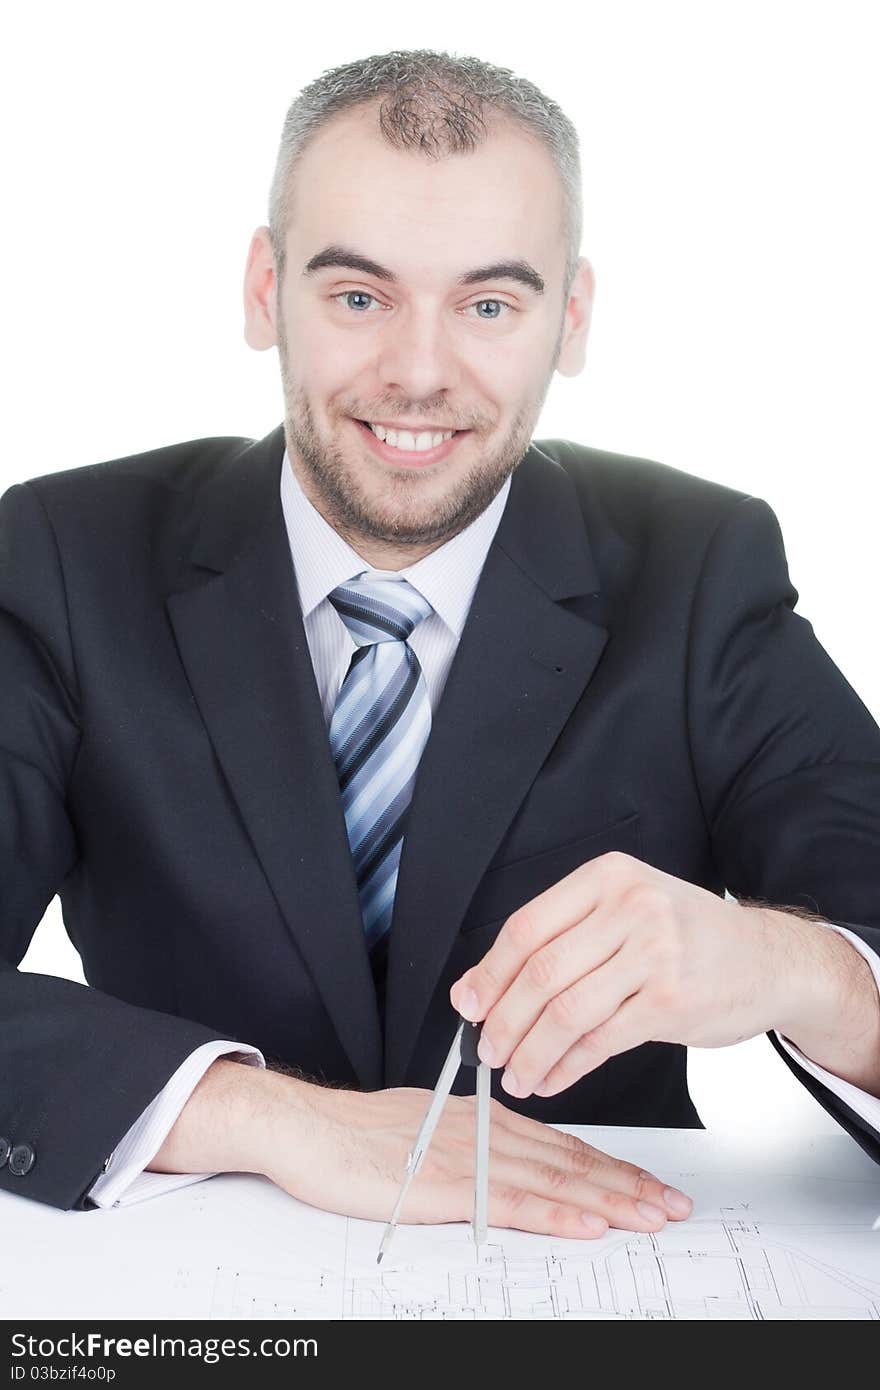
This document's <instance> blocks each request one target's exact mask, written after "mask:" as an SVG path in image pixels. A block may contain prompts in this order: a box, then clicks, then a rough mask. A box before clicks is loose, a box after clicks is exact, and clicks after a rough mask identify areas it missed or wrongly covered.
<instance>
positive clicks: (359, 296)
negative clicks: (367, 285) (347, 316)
mask: <svg viewBox="0 0 880 1390" xmlns="http://www.w3.org/2000/svg"><path fill="white" fill-rule="evenodd" d="M333 298H334V299H338V300H341V301H342V302H343V303H344V304H345V307H346V308H347V309H354V311H355V313H358V314H360V313H363V312H364V311H365V310H366V308H367V306H366V304H364V303H352V301H353V300H361V301H363V300H365V299H368V300H371V301H372V303H373V304H378V303H379V301H378V299H376V297H375V296H374V295H372V294H367V292H366V290H343V291H342V292H341V294H335V295H334V296H333Z"/></svg>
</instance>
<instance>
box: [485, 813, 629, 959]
mask: <svg viewBox="0 0 880 1390" xmlns="http://www.w3.org/2000/svg"><path fill="white" fill-rule="evenodd" d="M615 849H616V850H622V851H623V853H625V854H631V855H633V856H634V857H635V858H638V857H639V854H640V850H641V840H640V836H639V816H638V813H634V814H633V815H631V816H627V817H626V819H625V820H621V821H616V822H615V824H614V825H606V826H605V827H604V828H603V829H602V830H595V831H593V832H592V834H590V835H584V836H582V837H581V838H580V839H579V840H573V841H572V842H571V844H567V845H560V846H559V848H558V849H548V850H543V851H542V852H541V853H540V854H530V855H529V856H528V857H527V858H525V859H516V860H514V862H513V863H512V864H501V865H500V866H499V867H498V868H497V869H490V870H489V872H488V873H487V874H486V875H485V876H484V877H483V880H482V882H481V883H480V886H479V888H478V889H477V891H476V893H475V894H474V896H473V898H472V899H471V903H470V907H469V908H468V910H467V914H466V916H465V919H464V921H463V922H462V924H461V930H462V932H469V931H476V929H477V928H478V927H483V926H487V925H488V924H489V923H493V922H503V921H505V919H506V918H508V917H509V916H510V914H511V913H512V912H516V910H517V908H518V907H522V905H523V903H527V902H529V901H530V900H531V899H532V898H536V897H537V896H538V894H539V893H543V892H544V890H545V889H546V888H550V887H552V885H553V884H554V883H558V882H559V880H560V879H561V878H565V877H566V876H567V875H568V874H570V873H572V872H573V871H574V870H575V869H577V868H579V867H580V865H581V864H586V863H587V861H588V860H589V859H597V858H598V857H599V855H600V854H607V853H608V852H609V850H615Z"/></svg>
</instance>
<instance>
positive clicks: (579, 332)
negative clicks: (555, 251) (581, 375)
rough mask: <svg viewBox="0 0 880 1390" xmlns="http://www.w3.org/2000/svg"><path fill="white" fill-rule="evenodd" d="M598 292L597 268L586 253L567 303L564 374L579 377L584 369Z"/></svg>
mask: <svg viewBox="0 0 880 1390" xmlns="http://www.w3.org/2000/svg"><path fill="white" fill-rule="evenodd" d="M595 293H596V277H595V275H594V274H593V267H592V266H591V265H590V262H589V261H588V260H587V258H586V257H585V256H581V257H580V258H579V260H578V265H577V270H576V271H575V276H574V279H573V281H572V283H571V289H570V291H569V295H568V303H567V304H566V306H565V322H564V327H563V330H562V343H561V345H560V348H559V357H558V358H557V361H556V370H557V372H559V374H560V375H561V376H577V374H578V372H582V371H583V369H584V363H585V361H586V357H587V335H588V334H589V331H590V320H591V318H592V315H593V299H594V296H595Z"/></svg>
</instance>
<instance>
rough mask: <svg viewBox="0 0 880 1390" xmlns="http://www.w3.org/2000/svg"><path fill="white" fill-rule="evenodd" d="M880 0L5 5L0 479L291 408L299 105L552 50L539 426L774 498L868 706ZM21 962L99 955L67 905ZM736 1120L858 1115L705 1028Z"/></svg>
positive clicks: (513, 62)
mask: <svg viewBox="0 0 880 1390" xmlns="http://www.w3.org/2000/svg"><path fill="white" fill-rule="evenodd" d="M877 15H878V9H877V6H876V5H875V4H872V3H854V2H853V0H834V3H818V4H817V3H809V0H806V2H805V0H798V2H797V3H794V2H791V3H789V0H761V3H754V2H753V0H749V2H748V3H744V0H737V2H736V3H706V0H703V3H682V2H681V0H671V2H670V0H666V2H665V3H637V2H636V0H629V2H628V0H613V2H612V0H608V2H607V3H590V0H579V3H578V4H576V5H572V4H571V3H570V2H569V3H560V0H544V2H543V3H542V4H540V5H537V6H529V7H527V8H523V10H522V11H519V10H518V9H517V8H516V6H515V5H513V4H511V3H507V2H506V0H505V3H503V4H501V3H498V0H488V2H484V3H483V4H482V5H481V6H477V5H474V4H473V3H470V2H469V3H467V4H465V3H461V0H444V3H443V4H442V5H435V6H431V7H427V8H425V7H419V6H413V5H411V4H400V3H391V4H389V3H385V4H383V5H382V6H381V7H377V6H366V5H362V4H352V3H350V0H337V2H336V3H335V4H333V5H329V6H326V7H321V6H308V7H307V6H297V5H294V4H293V3H275V2H273V0H249V3H248V4H247V5H242V4H234V5H233V4H223V3H217V2H216V0H215V2H214V3H210V4H208V3H185V0H183V2H181V0H177V3H174V4H170V3H167V0H163V2H160V3H157V2H156V0H154V3H151V5H150V6H135V5H133V4H130V3H114V4H99V3H89V2H88V0H85V3H83V0H81V2H80V3H78V4H76V5H71V6H68V5H62V4H60V3H57V4H39V3H33V0H32V2H31V3H30V4H29V5H28V6H27V7H25V6H19V7H17V13H16V14H14V15H13V14H12V12H11V11H9V10H8V11H7V13H6V16H5V19H4V25H3V29H4V48H5V56H4V78H3V84H2V88H0V121H2V131H3V140H2V170H3V177H2V189H3V196H4V208H5V215H4V217H3V219H2V222H0V250H2V254H0V267H2V271H0V273H2V277H3V286H2V288H3V302H4V304H5V327H4V332H3V334H2V345H0V351H2V361H0V368H2V376H0V380H2V382H3V386H4V390H5V393H6V404H5V409H4V411H3V425H4V445H3V449H2V452H0V490H2V489H3V488H4V487H6V486H8V485H9V484H10V483H13V482H16V481H19V480H20V479H24V478H28V477H33V476H36V475H39V474H42V473H47V472H52V471H55V470H56V469H61V468H72V467H76V466H78V465H81V464H87V463H92V462H95V461H97V460H100V459H109V458H114V457H119V456H122V455H125V454H129V453H136V452H139V451H141V450H145V449H149V448H153V447H157V446H160V445H163V444H168V443H171V442H174V441H177V440H182V439H187V438H198V437H202V436H206V435H219V434H234V435H245V436H250V437H260V436H262V435H264V434H265V433H267V432H268V431H269V430H270V429H272V428H273V427H274V426H275V425H276V424H278V423H279V422H280V420H281V418H282V407H281V391H280V383H279V377H278V365H277V356H276V354H275V353H274V352H271V353H262V354H257V353H254V352H251V351H250V349H248V348H247V347H246V345H245V343H244V340H243V336H242V323H243V319H242V309H241V279H242V273H243V269H244V258H245V253H246V250H247V245H248V241H249V239H250V235H251V232H252V231H253V229H254V228H255V227H256V226H258V225H260V224H261V223H263V222H265V221H266V216H267V206H266V203H267V195H268V188H269V182H270V178H271V173H272V168H273V163H274V157H275V151H276V147H277V142H278V138H279V135H280V131H281V125H282V121H283V118H284V113H285V111H286V108H287V105H288V104H289V102H290V100H291V99H292V98H293V96H294V95H295V94H296V92H297V91H298V90H299V89H300V88H301V87H302V86H303V85H305V83H307V82H308V81H310V80H311V79H313V78H314V77H316V76H317V75H318V74H319V73H320V72H322V71H324V70H325V69H327V68H329V67H333V66H336V65H337V64H339V63H342V62H347V61H350V60H352V59H354V58H357V57H364V56H367V55H369V54H371V53H380V52H385V51H387V50H389V49H392V48H415V47H433V48H445V49H448V50H450V51H453V52H457V53H471V54H475V55H477V56H479V57H481V58H484V59H487V60H489V61H491V62H494V63H498V64H501V65H503V66H507V67H510V68H513V69H514V70H515V71H516V72H518V73H520V74H521V75H524V76H527V77H529V78H531V79H532V80H533V81H535V82H537V84H538V85H539V86H541V87H543V89H544V90H545V91H546V92H547V93H548V94H549V95H550V96H552V97H554V98H555V99H556V100H557V101H558V102H559V103H560V104H561V105H562V107H563V108H564V109H565V110H566V111H567V112H568V114H569V115H570V116H571V117H572V119H573V120H574V122H575V124H576V125H577V127H578V130H579V132H580V134H581V141H582V158H583V172H584V188H585V213H586V217H585V232H584V243H583V248H582V249H583V253H584V254H586V255H588V256H589V257H590V259H591V260H592V262H593V264H594V266H595V269H596V273H597V279H598V294H597V302H596V312H595V318H594V327H593V332H592V335H591V340H590V348H589V355H588V364H587V370H586V371H585V373H584V374H583V375H582V376H580V377H578V378H575V379H574V380H569V379H565V378H561V377H557V378H556V380H555V382H554V384H553V386H552V387H551V391H550V395H549V398H548V401H547V404H546V407H545V411H544V414H543V416H542V419H541V422H540V427H539V429H538V430H537V432H536V434H537V437H539V438H540V437H553V436H565V437H569V438H573V439H575V440H578V441H580V442H582V443H589V444H593V445H597V446H600V447H604V448H609V449H613V450H617V451H620V452H623V453H633V454H641V455H645V456H648V457H651V458H656V459H661V460H662V461H664V462H666V463H669V464H672V465H674V466H676V467H679V468H684V469H686V470H688V471H690V472H693V473H698V474H701V475H702V476H704V477H708V478H714V479H717V480H719V481H721V482H724V483H728V484H730V485H732V486H734V487H737V488H741V489H743V490H746V491H749V492H754V493H756V494H758V495H760V496H762V497H764V498H766V499H767V500H768V501H769V502H770V504H771V505H772V506H773V507H774V509H775V510H776V512H777V515H778V516H779V518H780V521H781V523H782V527H783V533H784V535H785V538H786V544H787V551H788V556H789V562H790V568H791V573H792V577H793V579H794V582H795V584H796V586H797V587H798V589H799V591H800V595H801V597H800V603H799V611H800V612H802V613H804V614H805V615H806V616H807V617H808V618H810V620H811V621H812V622H813V625H814V627H815V630H816V633H817V635H818V637H819V639H820V640H821V641H822V643H823V644H824V646H825V647H826V648H827V649H828V651H829V652H830V653H831V655H832V656H833V657H834V659H835V661H836V662H837V663H838V665H839V666H840V667H841V669H842V670H843V671H844V673H845V674H846V676H847V678H848V679H849V680H850V682H851V683H852V684H853V685H854V686H855V688H856V689H857V690H858V691H859V693H860V694H861V696H862V698H863V699H864V701H865V703H866V704H867V705H868V707H869V708H870V709H871V711H872V713H873V714H874V715H875V717H877V716H878V715H880V662H878V656H877V649H876V642H875V636H874V633H875V626H876V625H875V615H874V589H875V580H874V569H875V555H874V550H873V542H874V537H875V531H876V525H875V517H874V510H873V503H874V498H875V473H876V469H877V463H878V422H877V369H878V353H877V334H878V322H880V273H878V255H877V247H878V245H880V219H878V213H877V164H876V160H877V132H878V118H880V102H878V97H877V88H878V83H877V70H878V58H880V54H878V44H877ZM24 967H25V968H26V969H36V970H46V971H49V972H53V973H56V974H63V975H69V976H71V977H73V978H82V977H81V974H80V972H79V962H78V958H77V957H76V955H75V954H74V952H73V950H72V948H71V947H70V945H69V943H68V942H67V941H66V938H65V937H64V933H63V926H62V924H61V918H60V912H59V911H58V903H57V901H56V902H55V903H54V904H53V905H52V906H51V907H50V909H49V912H48V913H47V915H46V919H45V921H44V922H43V924H41V926H40V929H39V931H38V934H37V936H36V938H35V941H34V944H33V945H32V947H31V950H30V951H29V953H28V955H27V957H26V959H25V962H24ZM691 1082H692V1090H693V1094H694V1098H695V1100H696V1103H697V1105H698V1108H699V1110H700V1112H701V1115H702V1117H703V1119H704V1120H705V1121H706V1122H707V1123H708V1124H710V1125H712V1126H718V1127H727V1126H730V1125H732V1126H736V1127H748V1128H751V1127H762V1126H765V1125H767V1126H770V1127H772V1128H779V1127H783V1126H792V1125H797V1126H801V1127H803V1128H804V1129H825V1130H834V1129H835V1128H836V1126H835V1125H834V1122H833V1121H831V1120H830V1119H829V1118H828V1117H827V1116H826V1115H825V1113H824V1112H823V1111H822V1110H821V1109H820V1107H819V1106H818V1105H816V1104H815V1103H814V1102H813V1101H812V1100H811V1098H810V1097H809V1096H808V1095H807V1093H806V1092H805V1091H803V1089H802V1088H801V1087H800V1086H799V1085H798V1084H797V1083H796V1082H795V1081H794V1080H793V1078H791V1077H790V1075H789V1073H788V1071H787V1070H786V1068H785V1067H784V1065H783V1063H782V1062H781V1061H780V1060H779V1059H778V1058H777V1057H776V1055H775V1053H773V1051H772V1049H771V1048H770V1045H769V1043H768V1042H767V1041H766V1039H764V1038H763V1037H761V1038H757V1039H754V1040H753V1041H751V1042H749V1043H745V1044H741V1045H740V1046H739V1047H736V1048H728V1049H725V1050H723V1051H715V1052H706V1051H700V1052H694V1053H693V1054H692V1062H691Z"/></svg>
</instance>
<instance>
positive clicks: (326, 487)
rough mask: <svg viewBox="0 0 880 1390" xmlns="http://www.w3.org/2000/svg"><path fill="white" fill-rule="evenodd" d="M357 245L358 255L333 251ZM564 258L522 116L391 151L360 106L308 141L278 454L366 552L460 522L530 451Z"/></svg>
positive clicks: (298, 176) (408, 558)
mask: <svg viewBox="0 0 880 1390" xmlns="http://www.w3.org/2000/svg"><path fill="white" fill-rule="evenodd" d="M258 235H259V234H258ZM352 256H356V257H358V258H362V260H363V262H364V264H355V265H346V264H340V263H339V262H340V261H344V260H345V259H346V258H347V257H348V258H351V257H352ZM565 256H566V245H565V242H564V240H563V235H562V189H561V184H560V180H559V175H558V173H557V171H556V169H555V167H554V165H553V163H552V161H551V159H550V156H549V155H548V154H547V153H546V151H545V150H544V149H543V147H542V146H541V145H540V144H539V143H538V142H537V141H535V140H533V139H531V138H530V137H528V136H527V135H525V134H523V133H522V132H520V131H518V130H514V129H513V128H510V127H507V126H504V125H496V126H495V127H494V128H493V129H492V131H491V133H490V134H489V136H488V137H487V138H486V140H485V141H484V142H483V143H482V144H480V145H478V147H477V148H476V149H475V150H474V151H473V152H472V153H469V154H455V155H451V156H447V157H444V158H441V159H440V160H433V159H428V158H426V157H425V156H422V155H419V154H416V153H412V152H405V151H400V150H396V149H393V148H392V147H391V146H389V145H388V144H387V143H386V142H385V141H384V139H383V138H382V136H381V134H380V133H379V131H378V128H377V125H376V116H375V112H374V111H373V110H371V109H369V108H367V109H365V108H361V109H358V110H356V111H354V112H348V113H345V114H344V115H342V116H339V117H336V118H335V119H334V120H333V121H331V122H330V123H329V124H328V125H327V126H326V127H325V128H324V129H323V130H322V131H321V132H320V133H319V135H318V136H317V137H315V139H314V140H313V142H312V144H311V145H310V146H309V147H308V149H307V150H306V152H305V154H304V156H303V158H302V162H301V163H300V165H299V167H298V168H297V170H296V172H295V174H294V180H293V214H292V217H291V222H290V226H289V228H288V237H287V265H286V269H285V273H284V276H283V281H282V283H281V285H280V288H279V290H278V293H277V301H276V303H275V305H274V313H275V314H276V315H277V318H276V322H275V324H274V329H275V336H276V340H277V344H278V349H279V356H280V361H281V371H282V381H283V389H284V396H285V408H286V420H285V430H286V436H287V445H288V452H289V454H290V457H291V462H292V464H293V467H294V469H295V471H296V474H297V477H298V479H299V481H300V484H301V486H302V487H303V490H304V491H305V492H306V495H307V496H308V497H309V498H310V500H311V501H312V502H313V504H314V505H315V506H316V507H317V508H318V510H319V511H320V512H321V513H322V515H323V516H324V517H325V518H326V519H327V520H328V521H329V522H330V524H331V525H333V526H334V527H335V528H336V530H337V531H339V532H340V534H342V535H343V536H345V538H346V539H347V540H348V541H349V543H350V544H351V545H352V546H353V548H354V549H356V550H358V552H359V553H360V554H361V555H363V556H364V557H365V558H368V559H369V560H370V562H371V563H373V564H375V565H377V566H380V567H381V566H383V565H384V566H386V567H388V568H394V567H397V566H398V565H402V564H406V563H411V562H412V561H413V560H414V559H416V558H419V557H420V556H422V555H424V554H427V553H429V552H430V551H431V550H433V549H435V548H436V546H438V545H440V544H442V543H443V542H444V541H446V540H448V539H449V538H450V537H451V536H453V535H456V534H457V533H458V532H459V531H461V530H463V529H464V528H465V527H466V526H468V525H469V524H470V523H471V522H472V521H474V519H475V518H476V517H477V516H478V515H479V514H480V513H481V512H482V511H483V510H484V509H485V508H486V507H487V506H488V504H489V503H490V502H491V500H492V498H493V497H495V496H496V494H497V493H498V490H499V489H500V488H501V486H502V485H503V483H504V481H505V480H506V478H507V477H508V476H509V475H510V473H511V472H512V471H513V470H514V468H515V467H516V466H517V464H518V463H519V461H520V460H521V458H522V457H523V454H524V453H525V451H526V449H527V447H528V444H529V440H530V438H531V436H532V433H533V429H534V425H535V422H536V420H537V417H538V415H539V412H540V409H541V406H542V404H543V401H544V397H545V395H546V392H547V388H548V386H549V383H550V379H551V377H552V375H553V371H554V368H555V367H556V364H557V359H558V356H559V352H560V348H561V345H562V343H563V340H564V338H565V336H566V330H568V331H569V332H571V330H572V327H573V318H574V317H576V315H574V316H573V315H572V312H571V310H570V309H569V310H568V311H567V309H566V305H565V304H564V303H563V277H564V268H565ZM366 262H370V263H371V264H369V265H368V264H366ZM254 263H255V257H254V248H253V246H252V256H251V261H250V262H249V272H248V273H249V275H250V274H251V272H252V268H253V266H254ZM505 263H507V265H506V266H505ZM511 263H515V264H513V265H512V264H511ZM493 267H497V268H496V269H493ZM587 269H588V267H587ZM517 270H519V272H520V275H521V278H517V273H516V272H517ZM385 272H387V274H386V273H385ZM474 272H478V275H476V276H475V275H474ZM465 277H468V279H467V282H464V281H465ZM540 282H543V289H542V288H541V283H540ZM266 304H267V311H268V312H269V314H270V316H271V314H272V312H273V305H272V302H271V296H269V297H267V301H266ZM254 345H255V346H263V345H265V344H264V343H263V342H262V341H261V342H258V343H254ZM364 422H370V423H372V424H374V425H375V424H378V425H379V426H384V427H385V429H386V430H395V429H396V430H397V432H398V433H397V439H398V447H395V446H394V444H393V438H394V436H393V435H392V438H391V439H390V440H389V439H385V440H384V441H383V440H382V439H381V438H380V437H379V436H378V435H377V434H376V433H375V432H374V431H373V430H371V429H370V428H369V426H368V425H367V424H365V423H364ZM404 430H409V431H410V435H411V436H413V437H407V436H406V435H402V432H403V431H404ZM449 431H456V433H455V434H454V435H453V437H452V439H451V440H444V441H443V442H440V443H437V442H436V440H434V439H432V441H431V447H430V448H428V449H424V448H423V447H422V448H413V447H412V446H413V444H416V445H421V446H424V444H425V443H426V442H427V441H426V440H425V439H424V438H422V439H419V438H418V436H419V435H420V434H421V435H424V434H425V433H427V434H430V435H431V436H435V435H437V434H440V433H448V432H449ZM401 436H402V437H401ZM401 445H402V446H403V447H400V446H401Z"/></svg>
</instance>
